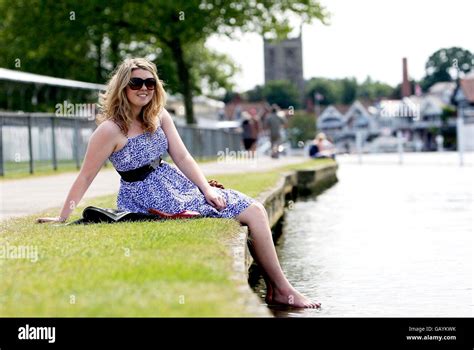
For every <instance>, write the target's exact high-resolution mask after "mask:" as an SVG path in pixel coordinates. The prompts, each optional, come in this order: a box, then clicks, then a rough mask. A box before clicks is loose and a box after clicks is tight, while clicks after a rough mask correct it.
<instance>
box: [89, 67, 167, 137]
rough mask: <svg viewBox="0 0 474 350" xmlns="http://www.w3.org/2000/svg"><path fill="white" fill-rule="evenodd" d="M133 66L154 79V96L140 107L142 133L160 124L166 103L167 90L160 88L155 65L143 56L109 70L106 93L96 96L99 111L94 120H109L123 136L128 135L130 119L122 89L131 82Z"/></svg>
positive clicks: (128, 108)
mask: <svg viewBox="0 0 474 350" xmlns="http://www.w3.org/2000/svg"><path fill="white" fill-rule="evenodd" d="M135 69H144V70H147V71H148V72H150V73H151V74H153V77H154V78H155V80H156V87H155V90H154V93H153V97H152V99H151V101H150V102H149V103H148V104H147V105H146V106H144V107H143V108H142V111H141V113H140V116H139V118H140V120H141V122H142V123H143V127H144V129H145V132H149V133H153V132H154V131H155V130H156V128H157V127H158V125H159V123H160V120H159V115H160V113H161V111H162V110H163V108H164V106H165V104H166V92H165V90H164V88H163V82H162V81H161V80H160V79H159V78H158V73H157V70H156V66H155V64H154V63H153V62H151V61H149V60H147V59H146V58H128V59H126V60H124V61H123V62H122V63H121V64H120V65H119V66H118V67H117V68H116V69H115V71H114V72H113V73H112V77H111V78H110V80H109V81H108V83H107V89H106V91H105V93H103V94H100V96H99V108H100V110H101V112H100V114H98V115H97V118H96V123H97V124H100V123H102V122H104V121H106V120H112V121H113V122H115V123H116V124H117V125H118V126H119V127H120V129H121V130H122V132H123V133H124V135H125V136H127V134H128V129H129V127H130V124H131V122H132V121H133V117H132V115H131V106H130V102H129V101H128V99H127V94H126V91H125V88H126V87H127V85H128V83H129V82H130V77H131V75H132V71H134V70H135Z"/></svg>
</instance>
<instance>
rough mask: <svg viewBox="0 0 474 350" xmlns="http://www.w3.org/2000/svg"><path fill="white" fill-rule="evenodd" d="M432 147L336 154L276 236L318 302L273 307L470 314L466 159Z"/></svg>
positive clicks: (294, 313) (296, 279) (288, 267)
mask: <svg viewBox="0 0 474 350" xmlns="http://www.w3.org/2000/svg"><path fill="white" fill-rule="evenodd" d="M416 156H417V157H419V155H416ZM442 157H446V155H441V156H439V157H438V158H431V160H436V161H437V164H438V165H437V166H431V165H433V164H431V163H429V162H425V163H423V162H419V161H416V159H415V161H413V159H412V158H410V156H409V155H408V156H407V155H405V159H406V160H407V162H406V163H405V164H404V165H403V166H400V165H398V164H397V163H396V162H392V163H390V162H389V161H387V160H384V163H383V166H381V165H380V163H378V162H373V163H372V164H371V163H370V159H369V161H367V160H366V162H365V163H364V164H363V165H358V164H357V162H354V161H353V159H347V160H346V159H342V160H340V164H341V165H340V169H339V171H338V178H339V182H338V183H337V184H336V185H335V186H334V187H332V188H330V189H328V190H327V191H326V192H324V193H323V194H321V195H320V196H318V197H317V198H313V199H309V200H306V201H299V202H297V203H295V205H294V207H293V209H292V210H288V211H287V213H286V218H285V225H284V234H283V235H282V237H280V240H279V242H278V246H277V250H278V255H279V257H280V261H281V264H282V267H283V269H284V271H285V272H286V274H287V276H288V278H289V280H290V281H292V283H293V284H294V285H295V287H296V288H297V289H298V290H300V291H301V292H302V293H303V294H306V295H307V296H309V297H311V298H313V299H315V300H318V301H320V302H321V303H322V309H321V310H299V311H298V310H289V311H288V310H279V309H277V310H273V311H274V314H275V315H276V316H281V317H318V316H324V317H333V316H334V317H344V316H351V317H354V316H362V317H364V316H368V317H369V316H376V317H384V316H389V317H471V316H472V315H473V292H472V281H473V268H472V267H473V250H474V249H473V239H472V233H473V218H472V214H473V208H474V206H473V181H474V176H473V175H474V174H473V169H474V168H473V167H472V166H469V165H468V166H465V167H462V168H460V167H459V166H457V165H456V164H452V163H451V162H444V161H443V158H442ZM377 159H378V160H380V159H382V158H377ZM419 159H420V158H418V160H419ZM450 159H451V158H450ZM471 159H472V158H471ZM410 161H412V162H411V163H410ZM257 288H261V287H257ZM262 290H263V289H262Z"/></svg>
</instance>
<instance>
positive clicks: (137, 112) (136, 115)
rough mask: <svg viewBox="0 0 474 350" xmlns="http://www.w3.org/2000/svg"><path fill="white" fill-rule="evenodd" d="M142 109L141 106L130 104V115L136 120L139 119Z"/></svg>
mask: <svg viewBox="0 0 474 350" xmlns="http://www.w3.org/2000/svg"><path fill="white" fill-rule="evenodd" d="M141 111H142V107H136V106H132V110H131V112H132V117H133V119H134V120H136V121H140V112H141Z"/></svg>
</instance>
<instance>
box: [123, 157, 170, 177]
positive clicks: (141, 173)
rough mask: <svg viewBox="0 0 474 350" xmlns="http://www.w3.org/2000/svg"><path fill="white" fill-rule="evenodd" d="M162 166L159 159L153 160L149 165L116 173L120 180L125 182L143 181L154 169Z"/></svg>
mask: <svg viewBox="0 0 474 350" xmlns="http://www.w3.org/2000/svg"><path fill="white" fill-rule="evenodd" d="M162 165H163V159H161V157H159V158H157V159H155V160H154V161H152V162H151V163H150V164H147V165H144V166H141V167H139V168H136V169H132V170H127V171H118V170H117V172H118V173H119V174H120V177H121V178H122V180H124V181H126V182H137V181H143V180H145V179H146V178H147V176H148V175H150V174H151V173H152V172H153V171H154V170H155V169H156V168H158V167H159V166H162Z"/></svg>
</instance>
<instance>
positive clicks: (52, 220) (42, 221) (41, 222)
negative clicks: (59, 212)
mask: <svg viewBox="0 0 474 350" xmlns="http://www.w3.org/2000/svg"><path fill="white" fill-rule="evenodd" d="M65 221H66V219H64V218H62V217H60V216H56V217H54V218H38V219H36V223H37V224H44V223H46V222H65Z"/></svg>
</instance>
